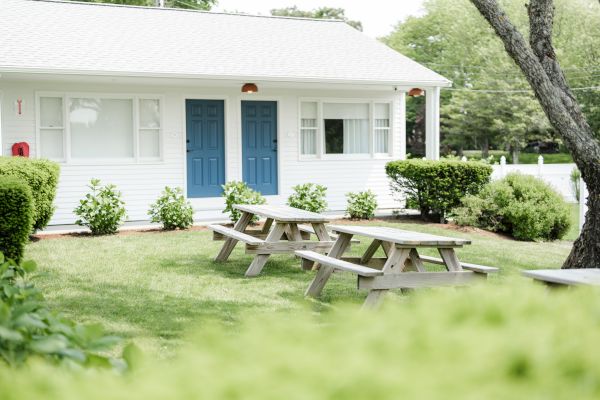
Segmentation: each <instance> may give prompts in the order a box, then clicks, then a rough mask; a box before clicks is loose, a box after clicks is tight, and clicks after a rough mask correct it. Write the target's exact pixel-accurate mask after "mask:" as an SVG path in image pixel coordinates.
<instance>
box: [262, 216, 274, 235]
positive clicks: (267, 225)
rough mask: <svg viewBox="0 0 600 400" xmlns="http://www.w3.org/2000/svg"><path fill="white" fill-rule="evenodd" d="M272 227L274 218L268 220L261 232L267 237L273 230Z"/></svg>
mask: <svg viewBox="0 0 600 400" xmlns="http://www.w3.org/2000/svg"><path fill="white" fill-rule="evenodd" d="M272 225H273V218H267V220H266V221H265V223H264V225H263V227H262V229H261V232H262V233H264V234H265V235H266V234H267V233H269V231H270V230H271V226H272Z"/></svg>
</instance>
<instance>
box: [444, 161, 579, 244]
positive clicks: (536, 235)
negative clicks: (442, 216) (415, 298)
mask: <svg viewBox="0 0 600 400" xmlns="http://www.w3.org/2000/svg"><path fill="white" fill-rule="evenodd" d="M454 214H455V220H456V222H457V223H458V224H460V225H472V226H478V227H481V228H484V229H489V230H491V231H496V232H504V233H507V234H509V235H512V236H513V237H515V238H516V239H521V240H538V239H542V240H554V239H560V238H562V237H563V236H564V235H565V234H566V233H567V231H568V230H569V227H570V224H571V221H570V211H569V206H568V205H567V203H566V202H565V201H564V200H563V198H562V197H561V195H560V194H558V193H556V192H555V191H554V189H552V187H550V186H549V185H548V184H547V183H545V182H544V181H542V180H541V179H538V178H535V177H533V176H528V175H521V174H517V173H513V174H509V175H507V176H506V178H504V179H502V180H499V181H495V182H492V183H490V184H488V185H487V186H485V187H484V188H483V190H482V191H481V192H480V193H479V194H478V195H477V196H475V195H468V196H466V197H465V198H464V199H463V200H462V206H461V207H458V208H456V209H455V210H454Z"/></svg>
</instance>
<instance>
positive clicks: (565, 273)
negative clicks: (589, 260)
mask: <svg viewBox="0 0 600 400" xmlns="http://www.w3.org/2000/svg"><path fill="white" fill-rule="evenodd" d="M521 273H522V274H523V275H524V276H526V277H529V278H532V279H534V280H536V281H539V282H543V283H545V284H546V285H548V286H579V285H592V286H600V269H597V268H589V269H587V268H586V269H537V270H525V271H522V272H521Z"/></svg>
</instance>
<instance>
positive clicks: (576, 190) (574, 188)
mask: <svg viewBox="0 0 600 400" xmlns="http://www.w3.org/2000/svg"><path fill="white" fill-rule="evenodd" d="M569 179H570V181H571V193H573V197H575V200H577V201H579V200H580V198H579V196H580V194H581V187H580V182H579V180H580V179H581V172H580V171H579V169H578V168H577V167H574V168H573V169H572V170H571V174H570V175H569Z"/></svg>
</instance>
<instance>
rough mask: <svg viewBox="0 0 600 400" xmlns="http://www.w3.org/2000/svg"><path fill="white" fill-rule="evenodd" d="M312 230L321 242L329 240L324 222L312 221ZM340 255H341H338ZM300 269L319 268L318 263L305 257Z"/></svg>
mask: <svg viewBox="0 0 600 400" xmlns="http://www.w3.org/2000/svg"><path fill="white" fill-rule="evenodd" d="M312 227H313V230H314V231H315V235H316V236H317V240H319V241H321V242H325V241H327V242H328V241H330V240H331V236H329V232H327V228H325V224H322V223H313V224H312ZM340 257H341V255H340ZM302 269H304V270H310V269H312V270H317V269H319V264H318V263H316V262H313V261H310V260H307V259H305V258H304V259H302Z"/></svg>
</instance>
